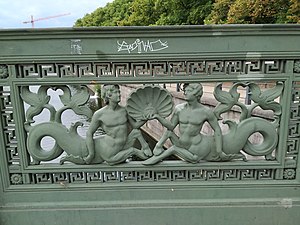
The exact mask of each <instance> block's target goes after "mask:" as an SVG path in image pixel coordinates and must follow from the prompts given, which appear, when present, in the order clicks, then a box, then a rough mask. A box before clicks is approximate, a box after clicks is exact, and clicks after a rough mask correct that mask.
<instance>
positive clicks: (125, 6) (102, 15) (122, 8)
mask: <svg viewBox="0 0 300 225" xmlns="http://www.w3.org/2000/svg"><path fill="white" fill-rule="evenodd" d="M133 1H134V0H114V1H113V2H112V3H107V4H106V6H105V7H100V8H97V9H96V10H95V11H94V12H92V13H90V14H86V15H85V16H84V17H83V18H82V19H78V20H77V21H76V22H75V27H83V26H86V27H90V26H119V25H122V23H123V21H124V20H127V18H128V17H129V15H130V14H131V4H132V2H133Z"/></svg>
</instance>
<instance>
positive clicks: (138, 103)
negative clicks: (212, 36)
mask: <svg viewBox="0 0 300 225" xmlns="http://www.w3.org/2000/svg"><path fill="white" fill-rule="evenodd" d="M126 109H127V112H128V114H129V115H130V116H131V117H132V118H134V119H135V120H137V121H140V120H144V119H145V118H147V116H148V115H153V114H158V115H160V116H161V117H164V118H165V117H167V116H169V115H170V114H171V112H172V110H173V100H172V95H171V94H170V93H169V92H168V91H167V90H165V89H163V88H161V87H160V86H143V87H140V88H138V89H136V90H135V91H134V92H132V93H131V94H130V96H129V98H128V99H127V106H126Z"/></svg>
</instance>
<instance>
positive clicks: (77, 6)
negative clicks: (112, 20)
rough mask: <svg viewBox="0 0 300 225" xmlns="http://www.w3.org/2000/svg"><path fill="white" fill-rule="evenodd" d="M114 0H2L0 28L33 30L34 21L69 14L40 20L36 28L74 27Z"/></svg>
mask: <svg viewBox="0 0 300 225" xmlns="http://www.w3.org/2000/svg"><path fill="white" fill-rule="evenodd" d="M112 1H113V0H0V28H2V29H6V28H31V23H28V24H24V23H23V22H24V21H30V20H31V15H32V16H33V18H34V19H39V18H45V17H52V16H57V15H63V14H69V13H70V14H69V15H65V16H60V17H56V18H51V19H46V20H40V21H37V22H35V23H34V27H35V28H48V27H72V26H73V25H74V23H75V21H76V20H77V19H79V18H82V17H83V16H84V15H85V14H87V13H91V12H93V11H94V10H95V9H97V8H98V7H103V6H105V5H106V4H107V3H108V2H112Z"/></svg>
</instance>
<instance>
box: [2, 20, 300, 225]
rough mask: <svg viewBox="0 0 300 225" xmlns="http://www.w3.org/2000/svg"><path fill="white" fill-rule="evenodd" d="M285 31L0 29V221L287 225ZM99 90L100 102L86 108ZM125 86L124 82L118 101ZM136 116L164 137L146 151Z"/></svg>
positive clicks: (290, 99)
mask: <svg viewBox="0 0 300 225" xmlns="http://www.w3.org/2000/svg"><path fill="white" fill-rule="evenodd" d="M299 28H300V26H299V25H269V26H266V25H249V26H244V25H243V26H237V25H235V26H182V27H124V28H123V27H118V28H110V27H109V28H74V29H34V30H31V29H29V30H1V31H0V49H1V51H0V56H1V57H0V92H1V95H0V109H1V120H0V129H2V132H1V134H0V144H1V151H0V160H1V163H0V171H1V189H0V190H1V192H0V194H1V197H0V199H1V201H0V202H1V203H0V204H1V208H0V215H1V216H0V223H1V224H4V225H6V224H9V225H12V224H41V223H42V222H43V223H49V224H69V223H76V222H78V221H81V223H83V221H84V223H85V224H96V223H97V222H99V221H101V224H119V223H123V224H143V223H144V224H167V223H170V224H183V223H184V222H185V221H186V220H189V223H191V224H199V221H203V224H211V223H214V224H218V223H225V224H226V223H228V224H241V223H243V224H276V223H278V224H281V223H282V224H291V225H292V224H296V221H299V219H300V218H299V213H297V212H298V211H299V204H300V199H299V196H300V193H299V184H300V169H299V168H300V162H299V157H298V155H299V141H300V130H299V128H300V120H299V112H300V102H299V99H300V45H299V44H297V43H299V42H300V29H299ZM99 84H100V85H103V86H104V87H103V89H102V91H101V94H102V97H103V99H104V101H106V103H107V105H106V106H104V107H103V108H101V109H100V110H98V111H96V112H92V111H91V110H90V108H89V107H88V106H87V102H88V100H89V97H90V95H89V92H88V89H87V86H92V85H99ZM125 84H126V85H128V84H130V85H135V86H137V87H138V88H137V89H135V91H133V92H131V93H129V98H128V99H126V100H125V101H124V102H125V106H124V107H123V106H120V105H119V102H120V97H121V96H122V95H124V93H123V90H124V89H122V88H121V89H119V85H125ZM169 84H172V85H175V84H181V86H180V88H181V89H182V90H183V91H184V100H183V102H181V103H180V104H179V103H177V102H175V104H174V102H173V100H172V95H171V92H170V91H169V90H168V88H164V86H167V87H168V85H169ZM184 84H185V85H184ZM211 84H212V85H211ZM208 87H209V88H210V89H211V90H212V92H213V94H211V95H210V99H212V100H213V101H214V104H213V106H212V107H210V108H208V107H205V106H203V101H204V100H205V96H203V93H205V92H206V88H208ZM120 90H121V91H120ZM51 93H52V94H51ZM243 93H247V94H249V95H247V96H244V97H247V98H249V99H248V100H247V102H245V99H244V98H243V97H241V94H242V95H243ZM55 96H56V97H55ZM54 99H56V100H54ZM55 101H57V102H58V104H57V103H54V102H55ZM232 110H237V111H239V112H240V113H239V117H236V116H235V118H232V115H231V113H230V112H231V111H232ZM257 110H259V111H260V112H263V113H265V114H266V115H267V117H268V118H258V116H257V113H256V112H257ZM70 112H71V114H70ZM68 113H69V114H68ZM70 115H75V117H74V119H72V118H73V117H72V118H71V116H70ZM85 118H86V119H85ZM83 120H84V121H83ZM149 121H151V122H153V121H155V123H158V124H161V127H162V128H163V129H164V133H163V135H161V136H159V137H158V139H159V140H158V143H156V145H155V146H150V147H149V145H148V143H147V142H146V141H145V140H144V138H143V136H142V135H141V132H140V127H141V126H145V127H147V124H149V123H150V122H149ZM71 123H74V124H73V125H72V124H71ZM128 123H129V124H130V125H128ZM82 124H83V125H84V126H83V128H81V126H80V125H82ZM204 124H208V127H210V128H211V131H212V132H210V133H207V132H206V134H205V133H203V130H202V127H203V125H204ZM222 124H226V125H224V126H223V125H222ZM222 127H224V129H221V128H222ZM99 128H101V129H100V130H99ZM148 129H152V128H151V126H148ZM80 130H81V131H80ZM128 131H130V132H128ZM95 133H96V134H95ZM154 133H155V132H154ZM252 135H260V136H261V137H262V138H261V139H262V140H261V142H260V143H251V141H249V140H248V138H249V137H251V136H252ZM47 138H48V139H51V140H52V143H53V144H50V145H51V146H50V147H44V146H43V141H44V139H47ZM135 139H137V140H138V141H139V142H140V147H135V146H134V145H133V143H134V141H135ZM166 141H169V145H168V147H167V149H163V148H162V146H163V145H164V143H165V142H166ZM41 200H42V201H41ZM241 206H243V207H241ZM262 206H264V207H265V210H266V211H267V212H270V213H265V212H263V211H262V210H261V209H259V208H258V207H262ZM178 208H180V209H181V210H180V212H177V213H176V214H175V213H174V212H175V211H174V210H177V209H178ZM74 212H78V215H75V214H74ZM56 213H57V214H56ZM58 214H59V215H61V216H58V217H57V216H56V215H58ZM79 214H80V216H79ZM115 215H117V216H115ZM158 215H159V218H160V219H159V221H157V219H153V218H158ZM216 215H218V217H216ZM187 216H188V217H189V218H188V219H187ZM124 217H126V218H127V219H126V220H124ZM229 217H230V219H228V220H226V221H225V222H224V219H225V218H229ZM24 218H25V219H24ZM24 221H25V222H24ZM278 221H279V222H278Z"/></svg>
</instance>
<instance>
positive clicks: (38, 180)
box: [14, 169, 276, 185]
mask: <svg viewBox="0 0 300 225" xmlns="http://www.w3.org/2000/svg"><path fill="white" fill-rule="evenodd" d="M275 171H276V170H274V169H227V170H226V169H224V170H221V169H215V170H213V169H207V170H206V169H198V170H197V169H191V170H172V171H171V170H162V171H160V170H146V171H145V170H144V171H136V170H134V171H122V170H118V171H94V172H69V173H67V172H60V173H34V174H31V180H32V182H31V184H58V185H67V184H88V183H90V184H93V183H103V184H104V183H131V182H139V183H147V182H181V181H184V182H187V181H191V182H193V181H194V182H201V181H246V180H272V179H274V178H275ZM14 176H15V177H16V179H15V180H14V184H20V183H21V182H22V181H21V180H18V179H21V177H18V175H14Z"/></svg>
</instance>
